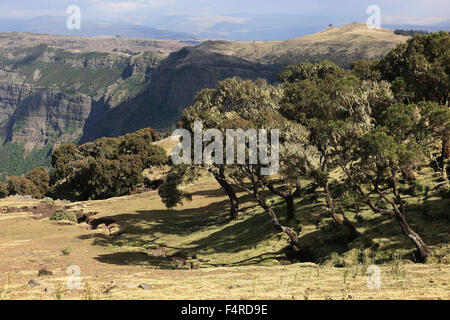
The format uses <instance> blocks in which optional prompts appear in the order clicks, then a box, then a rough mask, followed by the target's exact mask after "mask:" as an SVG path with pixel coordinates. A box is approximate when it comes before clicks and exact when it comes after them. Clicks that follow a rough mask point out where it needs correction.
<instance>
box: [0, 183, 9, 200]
mask: <svg viewBox="0 0 450 320" xmlns="http://www.w3.org/2000/svg"><path fill="white" fill-rule="evenodd" d="M8 195H9V191H8V184H7V183H4V182H0V198H5V197H7V196H8Z"/></svg>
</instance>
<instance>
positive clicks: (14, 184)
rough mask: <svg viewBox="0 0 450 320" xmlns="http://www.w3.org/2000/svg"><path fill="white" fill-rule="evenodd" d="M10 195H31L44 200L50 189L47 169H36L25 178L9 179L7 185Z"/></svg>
mask: <svg viewBox="0 0 450 320" xmlns="http://www.w3.org/2000/svg"><path fill="white" fill-rule="evenodd" d="M7 189H8V193H9V194H10V195H15V194H20V195H30V196H33V197H34V198H38V199H39V198H43V197H44V196H45V195H46V194H47V192H48V191H49V189H50V176H49V174H48V172H47V170H46V169H45V168H36V169H34V170H32V171H30V172H29V173H27V174H26V175H25V176H21V177H14V176H13V177H9V178H8V183H7Z"/></svg>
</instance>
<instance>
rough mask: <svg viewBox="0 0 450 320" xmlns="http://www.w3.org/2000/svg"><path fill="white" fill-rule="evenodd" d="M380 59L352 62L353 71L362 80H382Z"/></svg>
mask: <svg viewBox="0 0 450 320" xmlns="http://www.w3.org/2000/svg"><path fill="white" fill-rule="evenodd" d="M378 63H379V61H370V60H359V61H356V62H354V63H353V64H352V72H353V73H354V74H355V75H356V76H357V77H358V78H359V79H361V80H373V81H376V80H380V79H381V72H380V71H379V70H378Z"/></svg>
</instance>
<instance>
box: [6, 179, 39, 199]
mask: <svg viewBox="0 0 450 320" xmlns="http://www.w3.org/2000/svg"><path fill="white" fill-rule="evenodd" d="M8 192H9V194H11V195H14V194H20V195H35V194H36V193H37V192H38V191H37V188H36V185H35V184H34V183H33V182H31V181H30V180H28V179H27V178H25V177H10V178H8Z"/></svg>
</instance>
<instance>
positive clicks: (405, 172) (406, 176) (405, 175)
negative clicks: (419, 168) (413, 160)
mask: <svg viewBox="0 0 450 320" xmlns="http://www.w3.org/2000/svg"><path fill="white" fill-rule="evenodd" d="M402 175H403V178H404V179H405V180H408V181H414V180H416V175H415V174H414V172H413V171H412V170H411V169H409V168H407V169H405V170H403V171H402Z"/></svg>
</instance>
